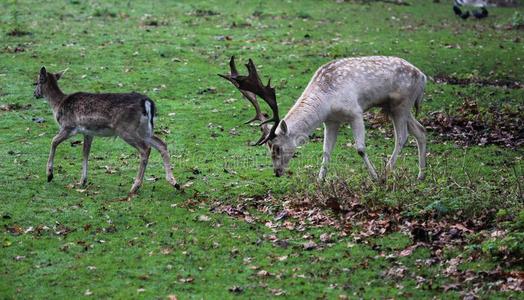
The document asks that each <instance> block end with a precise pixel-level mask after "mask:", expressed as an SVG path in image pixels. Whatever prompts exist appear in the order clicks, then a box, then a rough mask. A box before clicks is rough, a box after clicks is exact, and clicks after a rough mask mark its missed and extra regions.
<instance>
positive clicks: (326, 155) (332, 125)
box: [318, 122, 340, 182]
mask: <svg viewBox="0 0 524 300" xmlns="http://www.w3.org/2000/svg"><path fill="white" fill-rule="evenodd" d="M339 128H340V123H338V122H325V123H324V150H323V152H322V165H321V167H320V172H319V173H318V181H319V182H322V181H324V178H325V177H326V173H327V167H328V164H329V160H330V159H331V152H332V151H333V147H334V146H335V144H336V142H337V135H338V129H339Z"/></svg>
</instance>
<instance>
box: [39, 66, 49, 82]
mask: <svg viewBox="0 0 524 300" xmlns="http://www.w3.org/2000/svg"><path fill="white" fill-rule="evenodd" d="M38 79H39V81H40V83H44V82H46V81H47V71H46V69H45V67H42V68H40V76H39V77H38Z"/></svg>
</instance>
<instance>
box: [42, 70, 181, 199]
mask: <svg viewBox="0 0 524 300" xmlns="http://www.w3.org/2000/svg"><path fill="white" fill-rule="evenodd" d="M63 73H64V72H63V71H62V72H60V73H49V72H47V71H46V69H45V67H42V68H41V69H40V74H39V75H38V80H37V82H36V83H35V85H36V88H35V92H34V95H35V97H36V98H44V97H45V98H47V101H48V102H49V105H50V106H51V109H52V110H53V116H54V118H55V120H56V122H57V123H58V125H59V126H60V131H59V132H58V134H57V135H56V136H55V137H54V138H53V141H52V143H51V151H50V153H49V160H48V161H47V181H48V182H50V181H51V180H52V179H53V161H54V158H55V152H56V148H57V147H58V145H59V144H60V143H62V142H63V141H65V140H67V139H68V138H70V137H71V136H73V135H76V134H78V133H81V134H83V135H84V145H83V164H82V178H81V180H80V184H81V185H86V184H87V164H88V158H89V151H90V149H91V143H92V142H93V138H94V136H102V137H111V136H118V137H120V138H122V139H123V140H124V141H126V142H127V143H128V144H129V145H131V146H133V147H135V148H136V149H137V150H138V152H139V153H140V164H139V168H138V173H137V175H136V178H135V181H134V183H133V186H132V187H131V190H130V194H135V193H136V192H137V191H138V189H139V188H140V185H141V184H142V181H143V179H144V172H145V170H146V166H147V162H148V159H149V154H150V152H151V147H153V148H155V149H157V150H158V151H159V152H160V154H161V155H162V159H163V161H164V168H165V171H166V179H167V181H168V182H169V183H170V184H171V185H172V186H173V187H175V188H176V189H180V186H179V184H178V183H177V182H176V179H175V177H173V171H172V170H171V164H170V162H169V152H168V150H167V145H166V143H164V142H163V141H162V140H161V139H160V138H158V137H157V136H155V135H154V131H153V129H154V122H153V121H154V117H155V111H156V108H155V103H154V102H153V101H152V100H151V99H149V98H148V97H147V96H145V95H141V94H138V93H122V94H116V93H104V94H92V93H83V92H79V93H74V94H70V95H66V94H64V93H63V92H62V91H61V90H60V88H59V87H58V80H59V79H60V78H61V77H62V75H63Z"/></svg>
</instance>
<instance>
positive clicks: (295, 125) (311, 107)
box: [284, 95, 325, 136]
mask: <svg viewBox="0 0 524 300" xmlns="http://www.w3.org/2000/svg"><path fill="white" fill-rule="evenodd" d="M320 103H321V101H320V98H319V97H318V96H304V95H302V96H301V97H300V98H299V100H298V101H297V102H296V103H295V105H293V107H292V108H291V109H290V110H289V112H288V113H287V114H286V116H285V117H284V120H285V121H286V125H287V126H288V129H289V132H290V133H292V134H294V135H307V136H309V134H311V133H312V132H313V131H314V130H315V129H316V128H318V127H319V126H320V124H322V122H324V119H325V112H324V111H323V109H322V108H321V107H320V105H319V104H320Z"/></svg>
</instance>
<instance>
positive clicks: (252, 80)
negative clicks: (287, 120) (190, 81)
mask: <svg viewBox="0 0 524 300" xmlns="http://www.w3.org/2000/svg"><path fill="white" fill-rule="evenodd" d="M229 67H230V68H231V74H230V75H220V74H219V76H220V77H222V78H224V79H226V80H228V81H230V82H231V83H232V84H233V85H234V86H235V87H237V88H238V89H239V90H240V92H241V93H242V95H244V97H246V98H247V99H248V100H249V101H250V102H251V103H252V104H253V106H254V107H255V111H256V116H255V117H254V118H253V119H251V120H250V121H248V123H249V122H252V121H254V120H259V121H261V122H262V123H260V125H261V126H263V125H265V124H267V123H269V122H274V123H275V125H274V126H272V127H271V130H270V131H269V133H268V134H264V135H263V136H262V137H261V138H260V139H259V140H258V141H257V142H256V143H255V145H262V144H264V143H266V142H267V141H269V140H271V139H273V138H274V137H275V131H276V129H277V125H278V123H279V122H280V117H279V116H278V105H277V100H276V96H275V89H274V88H272V87H271V85H270V83H271V79H269V80H268V82H267V85H266V86H264V85H263V84H262V81H261V80H260V77H259V76H258V73H257V69H256V67H255V64H254V63H253V60H251V59H249V62H248V63H247V64H246V67H247V70H248V76H242V75H238V71H237V69H236V66H235V57H234V56H232V57H231V60H230V61H229ZM256 95H258V96H259V97H260V98H262V99H263V100H264V101H265V102H266V103H267V104H268V105H269V107H270V108H271V110H272V112H273V117H271V119H267V118H266V117H265V116H264V115H263V114H262V113H261V111H260V106H259V105H258V102H257V100H256ZM263 131H264V132H265V131H266V130H263Z"/></svg>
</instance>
